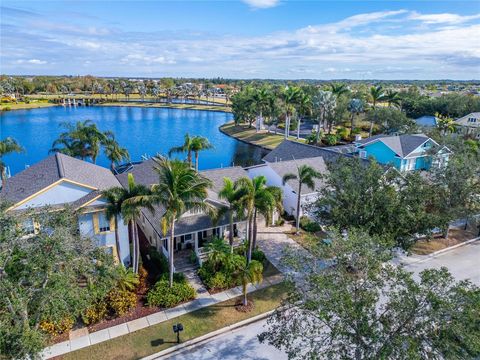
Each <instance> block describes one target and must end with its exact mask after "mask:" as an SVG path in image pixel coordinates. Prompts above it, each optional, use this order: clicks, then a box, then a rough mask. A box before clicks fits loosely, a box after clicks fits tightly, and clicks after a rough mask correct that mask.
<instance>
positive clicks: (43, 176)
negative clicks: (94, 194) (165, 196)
mask: <svg viewBox="0 0 480 360" xmlns="http://www.w3.org/2000/svg"><path fill="white" fill-rule="evenodd" d="M61 179H66V180H71V181H74V182H77V183H81V184H84V185H87V186H90V187H93V188H95V189H97V190H105V189H108V188H110V187H112V186H119V185H120V184H119V182H118V181H117V179H116V178H115V176H114V175H113V174H112V172H111V171H110V170H109V169H106V168H104V167H101V166H98V165H95V164H92V163H89V162H86V161H83V160H79V159H75V158H73V157H71V156H68V155H64V154H61V153H56V154H54V155H51V156H49V157H47V158H46V159H44V160H42V161H40V162H38V163H36V164H35V165H32V166H30V167H29V168H27V169H25V170H23V171H22V172H20V173H18V174H16V175H15V176H12V177H11V178H9V179H7V181H6V184H5V187H4V188H3V189H2V191H1V192H0V197H1V198H2V199H4V200H6V201H9V202H12V203H17V202H19V201H22V200H24V199H25V198H27V197H29V196H31V195H33V194H35V193H37V192H39V191H40V190H42V189H44V188H46V187H47V186H49V185H51V184H53V183H55V182H56V181H58V180H61Z"/></svg>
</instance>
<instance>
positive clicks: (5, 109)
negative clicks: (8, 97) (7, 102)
mask: <svg viewBox="0 0 480 360" xmlns="http://www.w3.org/2000/svg"><path fill="white" fill-rule="evenodd" d="M2 110H3V111H10V110H12V108H11V107H10V106H5V107H4V108H3V109H2Z"/></svg>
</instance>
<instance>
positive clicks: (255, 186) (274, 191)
mask: <svg viewBox="0 0 480 360" xmlns="http://www.w3.org/2000/svg"><path fill="white" fill-rule="evenodd" d="M266 184H267V178H266V177H265V176H256V177H254V178H253V179H250V178H248V177H242V178H240V179H238V180H237V181H236V182H235V190H236V191H238V195H239V198H238V203H239V205H240V206H242V207H243V208H244V209H245V212H246V215H247V242H248V250H247V262H248V263H250V261H251V259H252V251H253V249H254V246H255V242H256V241H255V240H256V235H257V234H256V231H257V215H258V213H261V214H263V215H265V218H266V221H267V223H268V221H269V220H270V217H271V214H272V213H273V211H274V210H275V208H277V209H280V208H281V203H282V201H281V199H282V196H281V190H280V189H279V188H278V187H275V186H267V185H266Z"/></svg>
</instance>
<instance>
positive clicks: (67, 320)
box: [39, 316, 75, 336]
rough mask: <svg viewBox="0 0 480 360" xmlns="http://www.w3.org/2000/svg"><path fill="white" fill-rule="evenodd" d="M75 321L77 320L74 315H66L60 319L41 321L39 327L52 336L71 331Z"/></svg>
mask: <svg viewBox="0 0 480 360" xmlns="http://www.w3.org/2000/svg"><path fill="white" fill-rule="evenodd" d="M74 322H75V321H74V319H73V318H72V317H69V316H66V317H64V318H63V319H61V320H59V321H50V320H43V321H41V322H40V325H39V327H40V329H41V330H42V331H43V332H45V333H47V334H49V335H52V336H57V335H60V334H63V333H65V332H68V331H70V329H72V327H73V324H74Z"/></svg>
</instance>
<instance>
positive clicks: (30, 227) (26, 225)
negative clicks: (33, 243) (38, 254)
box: [22, 219, 35, 235]
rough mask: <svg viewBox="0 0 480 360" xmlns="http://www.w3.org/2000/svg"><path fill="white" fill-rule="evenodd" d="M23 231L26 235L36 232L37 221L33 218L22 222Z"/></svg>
mask: <svg viewBox="0 0 480 360" xmlns="http://www.w3.org/2000/svg"><path fill="white" fill-rule="evenodd" d="M22 227H23V231H24V232H25V235H32V234H35V223H34V221H33V219H27V220H25V221H24V222H23V224H22Z"/></svg>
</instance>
